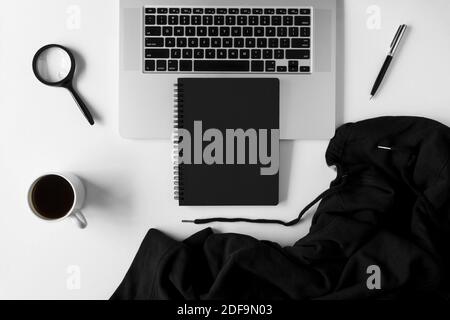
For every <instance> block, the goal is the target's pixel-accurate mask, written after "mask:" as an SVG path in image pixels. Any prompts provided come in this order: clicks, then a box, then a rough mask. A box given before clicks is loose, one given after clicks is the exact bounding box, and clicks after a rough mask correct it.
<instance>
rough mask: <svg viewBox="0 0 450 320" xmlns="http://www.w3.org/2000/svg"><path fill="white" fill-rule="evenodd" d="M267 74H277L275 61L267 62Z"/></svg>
mask: <svg viewBox="0 0 450 320" xmlns="http://www.w3.org/2000/svg"><path fill="white" fill-rule="evenodd" d="M266 72H275V61H273V60H270V61H266Z"/></svg>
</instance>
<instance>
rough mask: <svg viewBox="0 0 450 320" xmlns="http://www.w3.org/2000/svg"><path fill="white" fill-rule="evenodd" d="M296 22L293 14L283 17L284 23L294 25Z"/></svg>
mask: <svg viewBox="0 0 450 320" xmlns="http://www.w3.org/2000/svg"><path fill="white" fill-rule="evenodd" d="M293 24H294V18H293V17H292V16H284V17H283V25H285V26H292V25H293Z"/></svg>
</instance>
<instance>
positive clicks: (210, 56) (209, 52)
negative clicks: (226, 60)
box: [205, 49, 216, 59]
mask: <svg viewBox="0 0 450 320" xmlns="http://www.w3.org/2000/svg"><path fill="white" fill-rule="evenodd" d="M205 56H206V58H208V59H214V58H215V57H216V50H214V49H206V52H205Z"/></svg>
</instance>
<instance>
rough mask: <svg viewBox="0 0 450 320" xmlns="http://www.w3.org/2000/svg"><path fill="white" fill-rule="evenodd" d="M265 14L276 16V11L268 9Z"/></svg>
mask: <svg viewBox="0 0 450 320" xmlns="http://www.w3.org/2000/svg"><path fill="white" fill-rule="evenodd" d="M264 14H275V9H271V8H266V9H264Z"/></svg>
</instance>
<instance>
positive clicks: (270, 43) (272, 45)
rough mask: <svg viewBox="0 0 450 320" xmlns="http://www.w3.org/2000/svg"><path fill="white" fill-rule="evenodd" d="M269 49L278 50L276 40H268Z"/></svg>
mask: <svg viewBox="0 0 450 320" xmlns="http://www.w3.org/2000/svg"><path fill="white" fill-rule="evenodd" d="M269 48H278V39H277V38H270V39H269Z"/></svg>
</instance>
